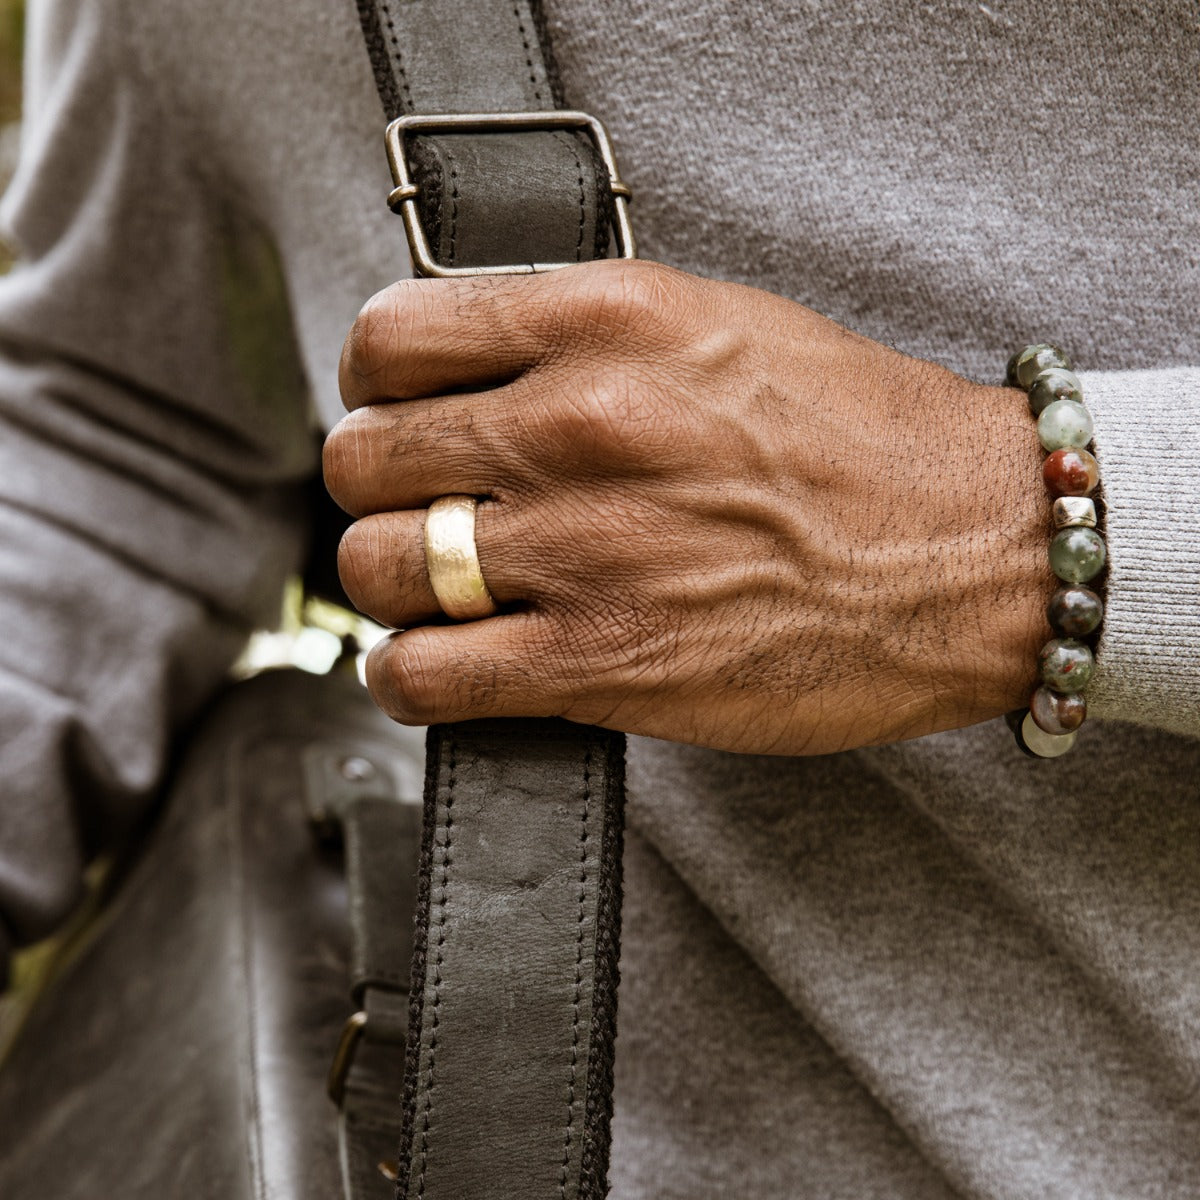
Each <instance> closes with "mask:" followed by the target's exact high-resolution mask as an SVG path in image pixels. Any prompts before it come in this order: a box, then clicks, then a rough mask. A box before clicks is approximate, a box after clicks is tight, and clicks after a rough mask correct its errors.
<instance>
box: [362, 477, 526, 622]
mask: <svg viewBox="0 0 1200 1200" xmlns="http://www.w3.org/2000/svg"><path fill="white" fill-rule="evenodd" d="M425 515H426V510H425V509H410V510H406V511H403V512H386V513H376V514H373V515H372V516H368V517H363V518H362V519H361V520H359V521H356V522H355V523H354V524H353V525H351V526H350V528H349V529H348V530H347V531H346V533H345V534H344V535H343V537H342V542H341V545H340V546H339V548H338V571H339V573H340V574H341V578H342V586H343V587H344V588H345V589H346V595H348V596H349V597H350V599H351V600H352V601H353V602H354V604H355V606H356V607H357V608H358V609H359V610H360V611H361V612H363V613H365V614H366V615H367V616H369V617H371V618H372V619H373V620H375V621H378V622H379V623H380V624H381V625H387V626H390V627H391V628H394V629H403V628H406V627H408V626H411V625H417V624H423V623H426V622H428V621H431V620H433V619H434V618H436V617H440V616H441V615H442V610H441V606H440V605H439V604H438V602H437V598H436V597H435V596H434V593H433V587H432V586H431V584H430V582H429V570H428V567H427V566H426V562H425ZM511 525H512V521H511V519H510V516H509V514H508V513H507V512H506V511H505V510H504V507H503V506H502V505H500V504H498V503H496V502H494V501H490V500H483V501H480V503H479V505H478V507H477V509H476V511H475V541H476V552H477V554H478V556H479V565H480V569H481V571H482V573H483V578H484V580H485V582H486V583H487V587H488V591H490V592H491V594H492V597H493V599H495V601H496V603H497V604H499V605H506V604H512V603H514V602H515V601H518V600H521V599H524V598H526V597H525V596H524V595H523V593H522V590H521V584H520V575H519V569H518V568H517V567H516V564H515V563H514V562H513V561H512V558H513V556H512V555H511V554H510V553H509V552H508V551H507V550H506V547H510V546H511V538H509V537H507V536H506V534H505V531H506V529H507V528H510V527H511Z"/></svg>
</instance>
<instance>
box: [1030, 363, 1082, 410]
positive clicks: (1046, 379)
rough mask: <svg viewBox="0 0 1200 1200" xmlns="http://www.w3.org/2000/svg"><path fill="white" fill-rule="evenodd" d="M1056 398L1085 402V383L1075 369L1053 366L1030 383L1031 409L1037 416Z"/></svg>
mask: <svg viewBox="0 0 1200 1200" xmlns="http://www.w3.org/2000/svg"><path fill="white" fill-rule="evenodd" d="M1055 400H1074V401H1075V403H1076V404H1082V403H1083V385H1082V384H1081V383H1080V382H1079V376H1078V375H1076V374H1075V372H1074V371H1068V370H1067V369H1066V368H1065V367H1051V368H1050V369H1049V370H1048V371H1043V372H1042V373H1041V374H1040V375H1039V376H1038V377H1037V378H1036V379H1035V380H1034V381H1033V383H1031V384H1030V385H1029V411H1030V412H1031V413H1033V415H1034V416H1035V417H1040V416H1041V415H1042V409H1044V408H1045V407H1046V405H1047V404H1053V403H1054V401H1055Z"/></svg>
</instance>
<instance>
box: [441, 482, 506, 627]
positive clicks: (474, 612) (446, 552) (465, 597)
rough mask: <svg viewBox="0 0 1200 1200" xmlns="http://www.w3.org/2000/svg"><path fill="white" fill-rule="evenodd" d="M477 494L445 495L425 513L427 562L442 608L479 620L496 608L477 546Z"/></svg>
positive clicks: (450, 614)
mask: <svg viewBox="0 0 1200 1200" xmlns="http://www.w3.org/2000/svg"><path fill="white" fill-rule="evenodd" d="M475 506H476V501H475V497H474V496H441V497H439V498H438V499H437V500H435V501H434V502H433V503H432V504H431V505H430V506H429V511H428V512H427V513H426V514H425V566H426V567H427V569H428V571H429V582H430V585H431V586H432V587H433V594H434V595H435V596H436V597H437V602H438V603H439V604H440V605H441V606H442V612H444V613H445V614H446V616H448V617H450V618H451V620H454V621H477V620H479V619H480V618H481V617H490V616H491V615H492V614H493V613H494V612H496V602H495V600H493V599H492V594H491V592H489V591H488V589H487V584H486V583H484V581H483V572H482V571H481V570H480V569H479V552H478V551H477V550H476V548H475Z"/></svg>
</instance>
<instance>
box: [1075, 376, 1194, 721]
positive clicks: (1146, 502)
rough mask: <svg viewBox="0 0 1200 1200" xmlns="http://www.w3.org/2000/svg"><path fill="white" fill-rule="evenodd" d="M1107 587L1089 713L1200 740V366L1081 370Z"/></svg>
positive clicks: (1089, 693) (1089, 700)
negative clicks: (1092, 428)
mask: <svg viewBox="0 0 1200 1200" xmlns="http://www.w3.org/2000/svg"><path fill="white" fill-rule="evenodd" d="M1080 380H1081V382H1082V384H1083V394H1084V396H1085V397H1086V399H1087V404H1088V409H1089V411H1090V412H1091V413H1092V416H1093V418H1094V420H1095V425H1096V440H1095V450H1096V457H1097V459H1098V461H1099V463H1100V469H1101V470H1100V473H1101V480H1102V482H1103V494H1104V500H1105V505H1106V516H1105V527H1106V541H1107V544H1108V563H1109V566H1108V582H1107V602H1106V606H1105V616H1104V627H1103V632H1102V635H1101V639H1100V644H1099V646H1098V648H1097V654H1096V668H1097V669H1096V675H1095V678H1094V679H1093V681H1092V684H1091V685H1090V686H1089V688H1088V704H1089V707H1090V709H1091V711H1092V712H1093V713H1094V715H1096V716H1099V717H1108V718H1116V719H1120V720H1127V721H1135V722H1138V723H1139V724H1144V725H1156V726H1159V727H1161V728H1164V729H1170V730H1173V731H1174V732H1177V733H1185V734H1191V735H1195V736H1200V491H1198V489H1197V482H1196V481H1197V451H1198V450H1200V434H1198V432H1197V431H1200V368H1176V369H1169V370H1141V371H1099V372H1090V373H1087V372H1081V373H1080Z"/></svg>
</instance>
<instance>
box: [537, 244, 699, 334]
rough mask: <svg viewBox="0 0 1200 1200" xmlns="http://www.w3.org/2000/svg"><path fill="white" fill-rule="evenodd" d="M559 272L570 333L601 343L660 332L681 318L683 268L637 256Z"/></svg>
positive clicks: (685, 283) (684, 287)
mask: <svg viewBox="0 0 1200 1200" xmlns="http://www.w3.org/2000/svg"><path fill="white" fill-rule="evenodd" d="M562 274H563V276H564V278H563V279H562V280H561V284H562V285H563V286H565V287H567V288H568V289H569V291H568V293H567V296H566V300H567V304H566V311H567V314H568V316H567V320H566V325H567V327H568V329H569V332H570V333H571V334H572V335H573V336H575V337H579V336H581V335H582V336H584V337H590V338H591V339H592V340H594V341H597V342H600V343H607V342H609V341H610V340H611V339H612V338H613V337H627V336H630V335H637V336H640V337H643V338H645V337H649V338H651V339H654V338H655V336H656V335H661V332H662V331H663V330H665V329H669V328H670V327H671V326H672V324H673V323H674V322H675V321H677V320H678V319H679V317H680V313H681V311H682V309H683V307H684V302H685V300H686V296H687V292H688V288H689V282H688V281H689V276H687V275H685V274H684V273H683V272H682V271H677V270H675V269H674V268H672V267H666V266H663V265H662V264H661V263H655V262H647V261H642V260H639V259H610V260H605V261H603V262H597V263H593V264H589V265H588V267H586V268H584V269H583V270H582V271H580V272H579V273H575V272H563V273H562Z"/></svg>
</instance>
